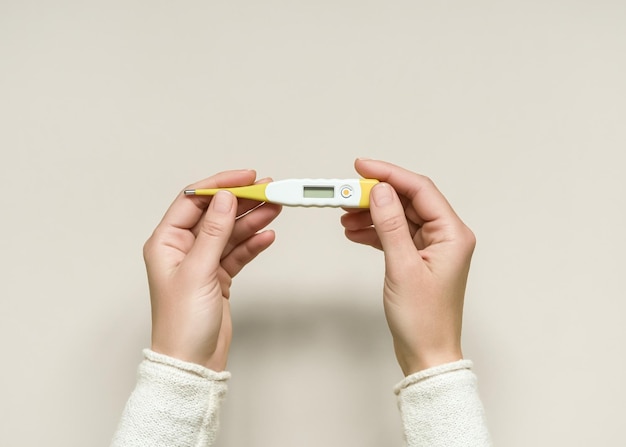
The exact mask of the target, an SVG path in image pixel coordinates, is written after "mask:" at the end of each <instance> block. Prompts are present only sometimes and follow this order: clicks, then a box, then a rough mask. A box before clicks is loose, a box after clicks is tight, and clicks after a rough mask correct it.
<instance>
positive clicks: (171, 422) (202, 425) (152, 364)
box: [111, 349, 230, 447]
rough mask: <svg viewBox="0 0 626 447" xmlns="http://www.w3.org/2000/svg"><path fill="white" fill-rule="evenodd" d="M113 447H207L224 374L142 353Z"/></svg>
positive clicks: (212, 435)
mask: <svg viewBox="0 0 626 447" xmlns="http://www.w3.org/2000/svg"><path fill="white" fill-rule="evenodd" d="M143 353H144V360H143V361H142V362H141V364H140V365H139V370H138V372H137V384H136V386H135V389H134V390H133V392H132V394H131V395H130V398H129V399H128V402H127V403H126V407H125V408H124V412H123V414H122V418H121V421H120V423H119V426H118V428H117V431H116V433H115V435H114V438H113V441H112V443H111V447H144V446H145V447H148V446H150V447H206V446H211V445H213V443H214V441H215V438H216V436H217V429H218V425H219V424H218V422H219V420H218V416H219V409H220V404H221V402H222V400H223V398H224V395H225V394H226V390H227V385H226V382H227V380H228V379H229V378H230V373H228V372H220V373H218V372H215V371H211V370H210V369H207V368H204V367H202V366H200V365H196V364H193V363H188V362H183V361H181V360H177V359H174V358H171V357H168V356H165V355H161V354H158V353H156V352H153V351H151V350H149V349H146V350H144V352H143Z"/></svg>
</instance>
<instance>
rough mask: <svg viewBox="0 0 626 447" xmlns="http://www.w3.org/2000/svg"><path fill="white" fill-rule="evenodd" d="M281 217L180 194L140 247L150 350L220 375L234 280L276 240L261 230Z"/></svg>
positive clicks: (244, 181) (245, 203) (244, 177)
mask: <svg viewBox="0 0 626 447" xmlns="http://www.w3.org/2000/svg"><path fill="white" fill-rule="evenodd" d="M255 177H256V173H255V172H254V171H251V170H241V171H229V172H222V173H219V174H217V175H214V176H213V177H210V178H208V179H206V180H203V181H200V182H198V183H196V184H194V185H191V186H189V187H188V188H189V189H196V188H220V187H231V186H245V185H250V184H252V183H253V182H254V180H255ZM267 181H269V180H268V179H265V180H262V181H260V182H267ZM280 210H281V208H280V206H276V205H271V204H259V202H254V201H250V200H241V201H239V203H237V199H236V198H235V196H233V195H232V194H231V193H229V192H219V193H218V194H217V195H215V196H213V197H207V196H184V195H182V194H179V196H178V197H177V198H176V200H174V202H173V203H172V205H171V206H170V208H169V209H168V211H167V213H166V214H165V216H164V217H163V220H162V221H161V223H160V224H159V225H158V226H157V228H156V229H155V231H154V233H153V234H152V236H151V237H150V238H149V239H148V241H147V242H146V244H145V246H144V259H145V262H146V268H147V271H148V282H149V285H150V299H151V303H152V350H154V351H156V352H160V353H162V354H166V355H169V356H171V357H175V358H178V359H181V360H185V361H188V362H193V363H197V364H200V365H203V366H206V367H207V368H210V369H212V370H215V371H222V370H224V369H225V368H226V361H227V357H228V350H229V347H230V342H231V338H232V323H231V318H230V306H229V301H228V298H229V296H230V285H231V282H232V278H233V277H234V276H235V275H237V273H239V271H240V270H241V269H242V268H243V267H244V266H245V265H246V264H247V263H248V262H250V261H251V260H252V259H254V258H255V257H256V256H257V255H258V254H259V253H261V252H262V251H263V250H265V249H266V248H267V247H269V246H270V245H271V243H272V242H273V241H274V232H273V231H264V232H259V230H261V229H262V228H264V227H265V226H266V225H268V224H269V223H270V222H271V221H272V220H274V218H275V217H276V216H277V215H278V214H279V213H280ZM238 216H240V217H238ZM237 217H238V218H237Z"/></svg>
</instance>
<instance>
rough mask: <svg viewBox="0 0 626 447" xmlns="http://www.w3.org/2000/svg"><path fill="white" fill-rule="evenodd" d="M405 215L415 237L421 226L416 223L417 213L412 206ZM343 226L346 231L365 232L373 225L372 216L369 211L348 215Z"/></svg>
mask: <svg viewBox="0 0 626 447" xmlns="http://www.w3.org/2000/svg"><path fill="white" fill-rule="evenodd" d="M401 201H402V200H401ZM404 214H405V216H406V218H407V223H408V226H409V233H410V234H411V237H413V236H415V234H416V233H417V231H418V230H419V229H420V227H421V226H420V225H418V224H417V223H415V222H414V220H415V217H414V216H415V211H414V210H413V208H411V207H410V206H409V207H407V208H406V209H404ZM341 224H342V225H343V226H344V228H345V229H346V230H350V231H357V230H364V229H367V228H368V227H371V226H372V225H373V221H372V215H371V213H370V212H369V210H367V211H361V212H359V213H346V214H344V215H343V216H341Z"/></svg>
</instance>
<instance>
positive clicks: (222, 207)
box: [213, 191, 233, 214]
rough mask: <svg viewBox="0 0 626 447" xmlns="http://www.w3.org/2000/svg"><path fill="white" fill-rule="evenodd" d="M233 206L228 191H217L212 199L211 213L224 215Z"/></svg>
mask: <svg viewBox="0 0 626 447" xmlns="http://www.w3.org/2000/svg"><path fill="white" fill-rule="evenodd" d="M232 206H233V198H232V194H231V193H229V192H228V191H218V193H217V194H215V196H214V197H213V211H215V212H216V213H223V214H226V213H228V212H229V211H230V209H231V208H232Z"/></svg>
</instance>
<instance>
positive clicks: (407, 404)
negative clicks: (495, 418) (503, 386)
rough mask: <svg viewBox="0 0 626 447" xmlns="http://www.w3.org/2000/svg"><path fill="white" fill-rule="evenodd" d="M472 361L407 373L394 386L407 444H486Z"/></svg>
mask: <svg viewBox="0 0 626 447" xmlns="http://www.w3.org/2000/svg"><path fill="white" fill-rule="evenodd" d="M471 367H472V362H471V361H469V360H459V361H457V362H452V363H447V364H444V365H440V366H436V367H433V368H429V369H426V370H424V371H420V372H417V373H415V374H412V375H410V376H407V377H405V378H404V380H402V381H401V382H400V383H399V384H398V385H397V386H396V388H395V390H394V391H395V393H396V395H397V396H398V406H399V408H400V412H401V414H402V422H403V425H404V432H405V437H406V441H407V445H408V447H444V446H445V447H486V446H490V445H492V444H491V441H490V437H489V432H488V430H487V424H486V421H485V412H484V410H483V406H482V403H481V401H480V398H479V396H478V385H477V380H476V376H475V375H474V373H473V372H472V371H471Z"/></svg>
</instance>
